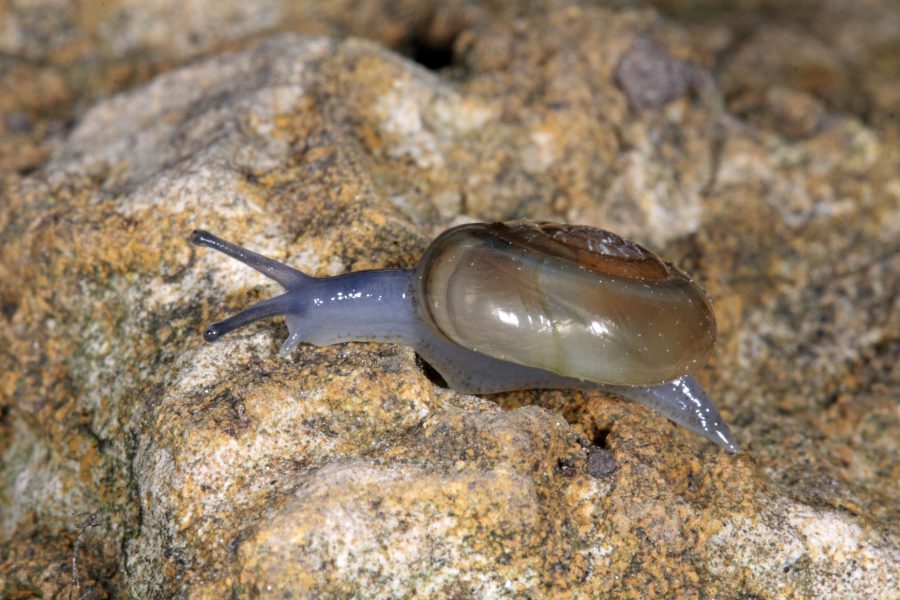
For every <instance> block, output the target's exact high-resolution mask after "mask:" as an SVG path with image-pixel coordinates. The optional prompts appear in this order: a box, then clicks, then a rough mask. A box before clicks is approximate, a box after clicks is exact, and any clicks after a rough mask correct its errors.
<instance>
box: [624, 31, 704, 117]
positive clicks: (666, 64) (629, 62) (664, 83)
mask: <svg viewBox="0 0 900 600" xmlns="http://www.w3.org/2000/svg"><path fill="white" fill-rule="evenodd" d="M697 71H698V69H697V67H694V66H693V65H691V64H689V63H687V62H684V61H682V60H678V59H676V58H672V57H671V56H670V55H669V53H668V52H667V51H666V49H665V48H663V47H662V46H660V45H659V44H657V43H656V42H654V41H652V40H649V39H647V38H643V37H641V38H638V39H637V41H636V42H635V43H634V45H633V46H632V47H631V49H630V50H628V52H626V53H625V56H623V57H622V60H621V62H619V66H618V68H617V69H616V81H617V82H618V84H619V86H621V88H622V91H624V92H625V95H626V96H627V97H628V103H629V104H631V106H632V107H634V108H637V109H649V110H659V109H660V108H662V107H663V106H665V105H666V104H668V103H669V102H671V101H672V100H675V99H676V98H679V97H681V96H683V95H684V94H686V93H687V91H688V89H690V87H691V86H692V85H693V83H694V80H695V78H696V75H697Z"/></svg>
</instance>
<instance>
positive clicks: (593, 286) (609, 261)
mask: <svg viewBox="0 0 900 600" xmlns="http://www.w3.org/2000/svg"><path fill="white" fill-rule="evenodd" d="M415 293H416V305H417V308H418V310H419V311H420V312H422V313H425V314H423V317H424V320H425V321H426V323H429V324H430V325H431V326H432V327H434V328H435V329H436V330H437V332H439V333H440V334H441V335H443V336H445V337H446V338H448V339H450V340H452V341H453V342H455V343H457V344H459V345H461V346H463V347H465V348H468V349H470V350H474V351H476V352H480V353H484V354H487V355H490V356H493V357H495V358H498V359H501V360H505V361H510V362H514V363H518V364H521V365H526V366H531V367H537V368H540V369H545V370H548V371H551V372H553V373H556V374H559V375H563V376H565V377H573V378H576V379H582V380H587V381H593V382H598V383H607V384H614V385H631V386H636V385H651V384H655V383H662V382H665V381H670V380H673V379H676V378H678V377H681V376H683V375H685V374H689V373H692V372H696V371H697V370H698V369H699V368H701V367H702V366H703V365H704V364H705V363H706V360H707V359H708V357H709V355H710V353H711V352H712V349H713V346H714V344H715V339H716V322H715V317H714V315H713V311H712V308H711V307H710V304H709V301H708V300H707V298H706V296H705V295H704V294H703V292H702V291H701V290H700V289H699V288H698V287H697V286H696V285H695V284H694V283H693V282H692V281H691V279H690V278H689V277H688V276H687V275H686V274H685V273H684V272H682V271H681V270H680V269H678V268H676V267H675V266H673V265H671V264H667V263H665V262H663V261H662V260H660V259H659V258H658V257H657V256H656V255H655V254H653V253H652V252H650V251H649V250H647V249H646V248H643V247H642V246H640V245H638V244H636V243H634V242H631V241H628V240H624V239H622V238H620V237H619V236H617V235H615V234H613V233H610V232H608V231H604V230H602V229H596V228H593V227H587V226H575V225H563V224H557V223H540V222H531V221H514V222H509V223H473V224H471V225H463V226H460V227H455V228H453V229H450V230H448V231H446V232H444V233H443V234H441V235H440V236H439V237H438V238H437V239H435V240H434V242H432V244H431V245H430V246H429V248H428V250H427V251H426V253H425V255H424V256H423V257H422V260H421V261H420V262H419V266H418V267H417V278H416V283H415Z"/></svg>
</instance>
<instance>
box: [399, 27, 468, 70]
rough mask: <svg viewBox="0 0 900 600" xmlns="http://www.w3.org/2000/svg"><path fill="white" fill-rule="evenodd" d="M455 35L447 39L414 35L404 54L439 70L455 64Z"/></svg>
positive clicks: (421, 63) (424, 65)
mask: <svg viewBox="0 0 900 600" xmlns="http://www.w3.org/2000/svg"><path fill="white" fill-rule="evenodd" d="M455 40H456V37H455V36H452V37H449V38H447V39H445V40H434V39H428V38H425V37H422V36H419V35H414V36H413V37H411V38H410V39H409V41H408V42H407V43H406V48H404V49H403V50H404V52H403V53H404V54H406V55H407V56H409V57H410V58H411V59H413V60H414V61H416V62H417V63H419V64H420V65H422V66H423V67H425V68H426V69H430V70H432V71H439V70H441V69H444V68H446V67H450V66H452V65H453V42H454V41H455Z"/></svg>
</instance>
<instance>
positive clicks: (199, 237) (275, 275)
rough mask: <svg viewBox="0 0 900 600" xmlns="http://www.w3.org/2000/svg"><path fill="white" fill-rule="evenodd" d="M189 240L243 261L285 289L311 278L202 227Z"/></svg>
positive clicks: (192, 233)
mask: <svg viewBox="0 0 900 600" xmlns="http://www.w3.org/2000/svg"><path fill="white" fill-rule="evenodd" d="M190 242H191V243H192V244H194V245H195V246H205V247H206V248H212V249H213V250H218V251H219V252H221V253H222V254H225V255H227V256H230V257H231V258H233V259H235V260H237V261H240V262H242V263H244V264H245V265H247V266H248V267H250V268H252V269H256V270H257V271H259V272H260V273H262V274H263V275H265V276H266V277H269V278H271V279H274V280H275V281H277V282H278V283H280V284H281V285H282V287H284V289H286V290H291V289H296V288H297V287H299V286H301V285H303V284H305V283H306V282H307V281H309V280H310V279H312V277H310V276H309V275H307V274H306V273H304V272H303V271H298V270H297V269H294V268H293V267H289V266H287V265H286V264H284V263H280V262H278V261H277V260H272V259H271V258H267V257H265V256H263V255H262V254H257V253H256V252H252V251H250V250H247V249H246V248H242V247H241V246H238V245H237V244H232V243H231V242H227V241H225V240H223V239H222V238H220V237H218V236H216V235H213V234H211V233H210V232H208V231H203V230H202V229H195V230H194V231H192V232H191V237H190Z"/></svg>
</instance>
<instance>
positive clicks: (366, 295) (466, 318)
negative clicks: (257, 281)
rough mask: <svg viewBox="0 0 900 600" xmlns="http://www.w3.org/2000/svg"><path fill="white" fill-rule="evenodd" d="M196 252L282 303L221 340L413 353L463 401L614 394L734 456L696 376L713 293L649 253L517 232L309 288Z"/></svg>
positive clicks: (489, 229) (591, 235)
mask: <svg viewBox="0 0 900 600" xmlns="http://www.w3.org/2000/svg"><path fill="white" fill-rule="evenodd" d="M191 242H192V243H194V244H196V245H198V246H206V247H209V248H213V249H216V250H219V251H220V252H223V253H225V254H227V255H228V256H231V257H232V258H235V259H237V260H239V261H241V262H243V263H244V264H246V265H248V266H250V267H253V268H254V269H256V270H258V271H259V272H261V273H262V274H264V275H266V276H268V277H271V278H272V279H274V280H276V281H278V282H279V283H280V284H281V285H282V286H283V287H284V288H285V290H287V291H286V293H284V294H282V295H280V296H277V297H275V298H270V299H268V300H263V301H261V302H258V303H257V304H254V305H253V306H251V307H249V308H247V309H246V310H244V311H243V312H241V313H238V314H237V315H234V316H232V317H229V318H228V319H225V320H224V321H220V322H218V323H214V324H212V325H210V326H209V328H207V330H206V332H205V333H204V338H205V339H206V340H207V341H214V340H216V339H218V338H219V337H221V336H222V335H224V334H226V333H228V332H230V331H233V330H234V329H236V328H238V327H240V326H242V325H245V324H247V323H251V322H253V321H257V320H259V319H262V318H266V317H272V316H277V315H283V316H284V317H285V319H286V321H287V325H288V331H289V336H288V339H287V340H286V341H285V342H284V344H283V345H282V347H281V352H280V354H281V355H288V354H289V353H290V352H291V351H292V350H293V349H294V348H296V347H297V345H298V344H300V343H301V342H306V343H310V344H315V345H319V346H322V345H329V344H335V343H340V342H348V341H378V342H390V343H398V344H405V345H409V346H412V347H413V348H415V350H416V351H417V352H418V354H419V355H420V356H421V357H422V358H423V359H424V360H425V361H426V362H428V363H429V364H430V365H431V366H432V367H434V369H435V370H437V371H438V373H440V374H441V376H442V377H443V378H444V380H445V381H446V382H447V385H448V386H449V387H451V388H453V389H455V390H458V391H460V392H465V393H473V394H485V393H493V392H501V391H507V390H515V389H532V388H547V389H569V388H572V389H581V390H594V389H599V390H606V391H609V392H613V393H615V394H618V395H621V396H624V397H626V398H629V399H632V400H635V401H637V402H640V403H642V404H644V405H646V406H649V407H650V408H652V409H654V410H656V411H657V412H659V413H661V414H662V415H664V416H666V417H668V418H669V419H671V420H673V421H675V422H676V423H678V424H680V425H683V426H685V427H687V428H688V429H690V430H691V431H694V432H695V433H698V434H699V435H701V436H703V437H705V438H707V439H709V440H710V441H712V442H714V443H715V444H717V445H719V446H721V447H722V448H725V449H726V450H728V451H730V452H736V451H738V445H737V443H736V441H735V440H734V437H733V436H732V435H731V432H730V431H729V430H728V427H727V425H726V424H725V422H724V420H723V419H722V417H721V415H720V414H719V411H718V410H717V409H716V408H715V406H714V405H713V404H712V403H711V402H710V401H709V399H708V398H707V396H706V394H705V393H704V391H703V389H702V388H701V387H700V385H699V383H697V381H696V379H695V378H694V377H693V375H692V373H695V372H696V371H697V370H698V369H700V368H701V367H702V366H703V365H704V364H705V363H706V360H707V358H708V357H709V354H710V353H711V351H712V348H713V346H714V344H715V337H716V325H715V318H714V316H713V313H712V309H711V307H710V305H709V302H708V300H707V299H706V296H705V295H704V294H703V292H702V291H701V290H700V289H699V288H698V287H697V286H696V285H694V283H693V282H692V281H691V280H690V278H688V277H687V275H685V274H684V273H683V272H681V271H680V270H679V269H677V268H675V267H674V266H672V265H670V264H667V263H664V262H663V261H661V260H660V259H659V258H658V257H656V255H654V254H653V253H651V252H650V251H648V250H646V249H644V248H642V247H641V246H639V245H637V244H635V243H634V242H630V241H627V240H623V239H621V238H619V237H618V236H616V235H614V234H611V233H609V232H606V231H603V230H600V229H595V228H592V227H586V226H573V225H559V224H554V223H535V222H529V221H515V222H510V223H505V224H504V223H491V224H487V223H474V224H470V225H463V226H460V227H455V228H452V229H450V230H447V231H445V232H444V233H443V234H441V235H440V236H438V238H436V239H435V240H434V241H433V242H432V243H431V245H430V246H429V247H428V249H427V250H426V252H425V254H424V255H423V256H422V259H421V260H420V261H419V264H418V265H417V266H416V268H414V269H385V270H377V271H359V272H355V273H348V274H345V275H339V276H336V277H325V278H317V277H310V276H309V275H306V274H304V273H302V272H301V271H298V270H296V269H293V268H291V267H289V266H287V265H284V264H282V263H279V262H277V261H274V260H271V259H268V258H266V257H264V256H261V255H259V254H256V253H254V252H250V251H249V250H246V249H244V248H241V247H239V246H236V245H234V244H231V243H229V242H226V241H224V240H222V239H220V238H217V237H216V236H214V235H212V234H209V233H207V232H204V231H195V232H193V233H192V234H191Z"/></svg>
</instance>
